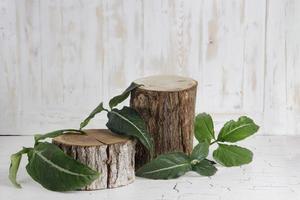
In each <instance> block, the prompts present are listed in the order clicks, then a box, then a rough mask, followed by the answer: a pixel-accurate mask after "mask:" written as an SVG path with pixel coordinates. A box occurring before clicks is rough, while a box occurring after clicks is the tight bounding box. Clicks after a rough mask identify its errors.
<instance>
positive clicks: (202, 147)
mask: <svg viewBox="0 0 300 200" xmlns="http://www.w3.org/2000/svg"><path fill="white" fill-rule="evenodd" d="M208 148H209V144H207V143H206V142H202V143H199V144H197V146H195V147H194V149H193V151H192V155H191V159H192V160H194V159H196V160H198V161H201V160H203V159H204V158H206V157H207V155H208Z"/></svg>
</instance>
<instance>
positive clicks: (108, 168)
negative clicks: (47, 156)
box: [52, 129, 136, 190]
mask: <svg viewBox="0 0 300 200" xmlns="http://www.w3.org/2000/svg"><path fill="white" fill-rule="evenodd" d="M84 131H85V132H86V133H87V134H86V135H79V134H65V135H61V136H58V137H56V138H54V139H53V140H52V142H53V144H56V145H57V146H58V147H60V148H61V149H62V150H63V151H64V152H65V153H66V154H67V155H69V156H71V157H73V158H74V159H76V160H78V161H79V162H81V163H83V164H85V165H87V166H89V167H90V168H92V169H94V170H96V171H98V172H100V173H101V175H100V177H99V179H97V180H95V181H94V182H93V183H92V184H90V185H88V186H86V187H85V188H82V190H97V189H104V188H115V187H119V186H123V185H128V184H129V183H132V182H133V181H134V179H135V174H134V154H135V143H136V142H135V141H133V140H130V139H129V138H127V137H123V136H120V135H116V134H114V133H112V132H110V131H109V130H107V129H89V130H84Z"/></svg>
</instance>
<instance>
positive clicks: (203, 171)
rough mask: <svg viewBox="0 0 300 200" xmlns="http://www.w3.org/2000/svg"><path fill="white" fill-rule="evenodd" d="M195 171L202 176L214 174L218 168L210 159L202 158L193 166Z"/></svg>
mask: <svg viewBox="0 0 300 200" xmlns="http://www.w3.org/2000/svg"><path fill="white" fill-rule="evenodd" d="M192 169H193V171H195V172H197V173H198V174H200V175H202V176H212V175H214V174H215V173H216V172H217V170H218V169H217V168H216V167H215V166H214V165H213V164H212V163H211V161H209V160H206V159H204V160H202V161H200V162H198V163H196V164H195V165H193V166H192Z"/></svg>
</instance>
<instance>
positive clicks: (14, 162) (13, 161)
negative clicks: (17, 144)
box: [8, 148, 31, 188]
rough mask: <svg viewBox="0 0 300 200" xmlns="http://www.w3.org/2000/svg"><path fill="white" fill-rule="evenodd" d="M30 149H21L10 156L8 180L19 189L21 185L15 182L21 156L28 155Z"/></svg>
mask: <svg viewBox="0 0 300 200" xmlns="http://www.w3.org/2000/svg"><path fill="white" fill-rule="evenodd" d="M30 150H31V148H23V149H22V150H21V151H19V152H17V153H15V154H12V155H11V156H10V166H9V175H8V178H9V180H10V182H11V183H12V184H14V186H16V187H17V188H21V185H20V184H19V183H18V182H17V173H18V169H19V166H20V162H21V159H22V154H25V153H28V152H29V151H30Z"/></svg>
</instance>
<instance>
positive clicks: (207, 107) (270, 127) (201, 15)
mask: <svg viewBox="0 0 300 200" xmlns="http://www.w3.org/2000/svg"><path fill="white" fill-rule="evenodd" d="M299 9H300V3H299V2H298V1H296V0H290V1H284V0H274V1H270V0H243V1H240V0H228V1H220V0H214V1H210V0H199V1H196V0H194V1H193V0H187V1H186V0H175V1H164V0H152V1H145V0H126V1H124V0H111V1H106V0H100V1H99V0H88V1H67V0H62V1H60V0H54V1H52V0H15V1H11V0H1V1H0V19H1V20H0V110H1V115H0V134H32V133H36V132H44V131H47V130H52V129H56V128H67V127H74V128H77V127H78V124H79V122H80V120H81V119H83V118H84V117H85V116H86V115H87V114H88V112H90V110H91V109H92V108H93V107H95V106H96V105H97V104H98V102H99V101H101V100H103V101H105V102H107V101H108V99H109V97H111V96H113V95H114V94H117V93H119V92H121V91H122V89H124V88H125V87H126V85H127V84H129V83H130V82H131V81H132V80H134V79H136V78H139V77H142V76H148V75H153V74H162V73H165V74H178V75H185V76H191V77H193V78H194V79H196V80H197V81H198V82H199V86H198V100H197V111H198V112H200V111H206V112H209V113H212V114H213V115H214V117H215V118H216V119H217V121H218V122H223V121H225V120H228V119H230V118H231V117H237V116H239V115H242V114H247V115H250V116H252V117H253V118H255V119H256V121H257V122H258V123H259V124H260V125H261V126H262V128H263V130H264V131H263V132H264V133H265V134H299V133H300V123H298V122H299V121H300V94H299V91H300V79H299V77H300V68H299V66H298V65H299V64H300V59H299V58H300V55H299V54H300V39H299V37H298V35H299V33H300V26H299V23H298V21H299V20H298V19H299V18H300V14H299V12H297V11H298V10H299ZM104 119H105V116H104V115H103V116H99V117H97V120H94V121H93V123H92V124H91V127H104V124H105V120H104Z"/></svg>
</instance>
